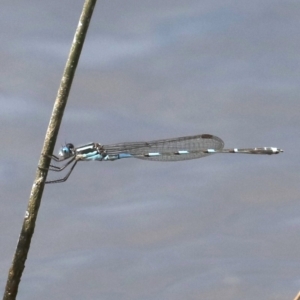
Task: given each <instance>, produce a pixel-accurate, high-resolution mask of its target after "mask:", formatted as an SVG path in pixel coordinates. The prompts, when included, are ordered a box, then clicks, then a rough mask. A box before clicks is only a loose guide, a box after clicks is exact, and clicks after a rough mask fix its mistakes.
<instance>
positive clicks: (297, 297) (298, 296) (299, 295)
mask: <svg viewBox="0 0 300 300" xmlns="http://www.w3.org/2000/svg"><path fill="white" fill-rule="evenodd" d="M299 299H300V292H299V293H298V294H297V296H296V297H295V299H294V300H299Z"/></svg>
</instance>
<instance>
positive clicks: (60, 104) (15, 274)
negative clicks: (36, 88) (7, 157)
mask: <svg viewBox="0 0 300 300" xmlns="http://www.w3.org/2000/svg"><path fill="white" fill-rule="evenodd" d="M96 1H97V0H86V1H85V3H84V6H83V10H82V14H81V16H80V19H79V23H78V26H77V30H76V33H75V37H74V40H73V43H72V47H71V50H70V53H69V57H68V60H67V63H66V66H65V69H64V72H63V76H62V79H61V83H60V87H59V89H58V93H57V97H56V100H55V103H54V108H53V111H52V115H51V118H50V123H49V126H48V129H47V132H46V137H45V141H44V146H43V150H42V154H41V157H40V160H39V167H40V168H41V169H40V168H38V169H37V172H36V178H35V181H34V183H33V186H32V190H31V193H30V198H29V202H28V207H27V210H26V213H25V217H24V221H23V225H22V229H21V233H20V237H19V241H18V244H17V248H16V251H15V255H14V258H13V261H12V264H11V267H10V269H9V273H8V278H7V282H6V287H5V291H4V295H3V300H12V299H16V296H17V293H18V287H19V283H20V281H21V277H22V273H23V270H24V268H25V261H26V259H27V255H28V251H29V248H30V242H31V238H32V235H33V232H34V228H35V222H36V218H37V215H38V210H39V206H40V203H41V198H42V195H43V191H44V185H45V180H46V177H47V173H48V171H44V170H43V169H46V170H47V169H48V168H49V164H50V159H49V158H48V157H46V156H45V155H43V153H44V154H46V155H49V154H52V152H53V149H54V146H55V142H56V138H57V134H58V131H59V127H60V123H61V120H62V117H63V114H64V109H65V107H66V104H67V99H68V96H69V92H70V89H71V85H72V82H73V78H74V74H75V71H76V67H77V64H78V61H79V57H80V53H81V50H82V46H83V43H84V39H85V36H86V33H87V30H88V27H89V23H90V19H91V17H92V14H93V10H94V7H95V5H96Z"/></svg>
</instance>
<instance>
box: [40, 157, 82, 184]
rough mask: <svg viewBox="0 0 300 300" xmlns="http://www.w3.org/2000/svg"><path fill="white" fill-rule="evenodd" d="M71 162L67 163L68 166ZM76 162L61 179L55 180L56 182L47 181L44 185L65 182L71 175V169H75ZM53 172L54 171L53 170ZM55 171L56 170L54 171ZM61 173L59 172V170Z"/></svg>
mask: <svg viewBox="0 0 300 300" xmlns="http://www.w3.org/2000/svg"><path fill="white" fill-rule="evenodd" d="M74 159H75V158H73V159H72V161H74ZM72 161H70V162H68V164H70V163H71V162H72ZM77 162H78V160H75V162H74V164H73V166H72V167H71V169H70V171H69V172H68V173H67V175H66V176H65V177H63V178H61V179H56V180H49V181H46V182H45V183H60V182H65V181H67V179H68V178H69V176H70V174H71V173H72V171H73V169H74V168H75V166H76V164H77ZM65 167H66V166H64V168H65ZM53 171H55V170H53ZM56 171H57V170H56ZM59 171H61V170H59Z"/></svg>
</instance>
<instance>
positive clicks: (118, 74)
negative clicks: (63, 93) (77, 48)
mask: <svg viewBox="0 0 300 300" xmlns="http://www.w3.org/2000/svg"><path fill="white" fill-rule="evenodd" d="M83 2H84V1H79V0H65V1H57V0H54V1H31V2H30V3H28V2H26V1H25V2H22V1H19V2H18V3H16V2H15V1H4V2H3V3H2V4H1V11H0V16H1V17H0V24H1V26H0V34H1V44H0V64H1V72H0V82H1V84H0V105H1V109H0V123H1V126H0V138H1V156H0V191H1V192H0V193H1V200H0V201H1V203H0V205H1V208H0V228H1V229H0V245H1V256H0V270H1V272H0V291H4V287H5V283H6V279H7V273H8V270H9V267H10V264H11V260H12V257H13V254H14V251H15V247H16V243H17V239H18V236H19V233H20V229H21V225H22V223H23V216H24V214H25V211H26V207H27V203H28V198H29V194H30V190H31V186H32V183H33V180H34V177H35V172H36V168H37V163H38V159H39V156H40V152H41V149H42V145H43V140H44V136H45V132H46V129H47V126H48V122H49V117H50V115H51V111H52V107H53V103H54V99H55V97H56V93H57V89H58V86H59V83H60V80H61V75H62V72H63V69H64V65H65V62H66V59H67V55H68V52H69V49H70V46H71V43H72V40H73V36H74V32H75V29H76V26H77V23H78V19H79V16H80V13H81V10H82V6H83ZM299 14H300V2H299V1H295V0H286V1H279V0H262V1H258V0H254V1H247V0H241V1H231V0H215V1H208V0H201V1H199V0H187V1H176V0H161V1H155V0H151V1H150V0H140V1H132V0H129V1H121V0H111V1H98V4H97V5H96V8H95V11H94V15H93V18H92V21H91V24H90V28H89V32H88V36H87V39H86V42H85V45H84V47H83V52H82V56H81V59H80V63H79V65H78V69H77V72H76V75H75V80H74V83H73V86H72V91H71V93H70V97H69V102H68V105H67V107H66V111H65V115H64V119H63V122H62V125H61V129H60V133H59V138H58V141H57V145H56V150H55V151H56V152H57V151H58V149H59V148H60V146H61V145H62V144H64V143H65V142H72V143H74V144H75V145H80V144H84V143H87V142H91V141H92V142H99V143H103V144H110V143H119V142H133V141H147V140H153V139H163V138H171V137H178V136H185V135H195V134H201V133H210V134H214V135H217V136H219V137H221V138H222V139H223V140H224V141H225V144H226V145H225V146H226V147H240V148H243V147H262V146H273V147H279V148H282V149H284V150H285V152H284V153H283V154H280V155H273V156H263V155H261V156H259V155H258V156H255V155H253V156H252V155H229V154H228V155H227V154H222V155H212V156H210V157H207V158H203V159H199V160H191V161H184V162H177V163H157V162H148V161H143V160H138V159H128V160H126V159H124V160H120V161H114V162H89V163H88V162H86V163H79V164H78V165H77V167H76V168H75V170H74V172H73V173H72V175H71V177H70V178H69V180H68V181H67V182H66V183H63V184H56V185H47V186H46V187H45V191H44V196H43V199H42V203H41V207H40V211H39V215H38V219H37V225H36V229H35V234H34V236H33V239H32V244H31V248H30V252H29V255H28V260H27V262H26V268H25V271H24V273H23V277H22V281H21V284H20V287H19V294H18V299H54V298H55V299H107V300H108V299H109V300H119V299H124V300H127V299H128V300H135V299H136V300H150V299H151V300H160V299H164V300H168V299H170V300H171V299H172V300H177V299H178V300H179V299H180V300H182V299H186V300H190V299H217V298H221V297H222V299H249V300H250V299H266V300H271V299H272V300H273V299H292V298H293V297H294V296H295V295H296V294H297V292H298V290H299V287H300V273H299V270H300V255H299V248H300V239H299V233H300V217H299V210H300V201H299V200H300V196H299V192H300V188H299V179H300V176H299V153H298V152H299V148H300V141H299V138H297V139H296V138H295V136H298V137H299V129H300V102H299V94H300V85H299V82H300V72H299V63H300V56H299V48H300V39H299V28H300V19H299ZM59 176H61V174H53V173H51V174H49V177H48V179H55V178H57V177H59Z"/></svg>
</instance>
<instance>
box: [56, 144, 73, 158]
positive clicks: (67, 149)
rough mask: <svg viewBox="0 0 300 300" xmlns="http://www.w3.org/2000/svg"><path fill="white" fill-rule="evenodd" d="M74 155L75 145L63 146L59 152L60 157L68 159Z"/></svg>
mask: <svg viewBox="0 0 300 300" xmlns="http://www.w3.org/2000/svg"><path fill="white" fill-rule="evenodd" d="M73 155H74V145H73V144H66V145H65V146H62V147H61V148H60V150H59V153H58V156H59V157H63V158H68V157H71V156H73Z"/></svg>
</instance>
